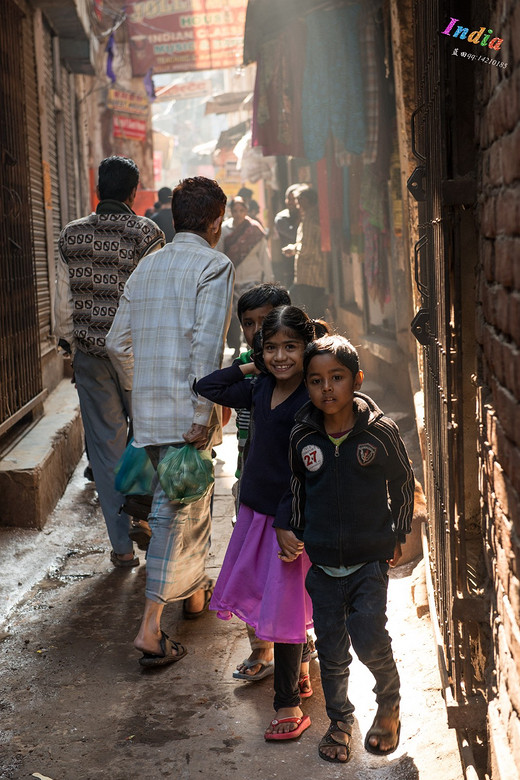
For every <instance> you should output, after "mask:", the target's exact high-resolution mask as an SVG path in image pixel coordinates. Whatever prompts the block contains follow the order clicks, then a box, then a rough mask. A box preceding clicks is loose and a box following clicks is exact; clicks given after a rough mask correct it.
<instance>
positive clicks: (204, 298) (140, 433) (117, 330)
mask: <svg viewBox="0 0 520 780" xmlns="http://www.w3.org/2000/svg"><path fill="white" fill-rule="evenodd" d="M233 280H234V270H233V265H232V263H231V262H230V260H229V259H228V258H227V257H226V256H225V255H223V254H222V253H221V252H217V251H216V250H215V249H212V248H211V247H210V245H209V244H208V243H207V241H205V240H204V239H203V238H202V237H201V236H198V235H196V234H195V233H177V234H176V235H175V238H174V239H173V242H172V243H170V244H167V245H166V246H165V247H164V248H163V249H160V250H159V251H158V252H154V253H153V254H151V255H149V256H148V257H146V258H145V259H144V260H142V261H141V263H140V264H139V265H138V267H137V268H136V270H135V271H134V273H133V274H132V276H131V277H130V278H129V280H128V282H127V283H126V285H125V289H124V292H123V295H122V296H121V300H120V303H119V309H118V312H117V314H116V317H115V319H114V323H113V325H112V328H111V329H110V332H109V334H108V336H107V350H108V353H109V356H110V359H111V360H112V362H113V363H114V365H115V367H116V369H117V371H118V374H119V376H120V378H121V380H122V382H123V385H124V387H125V388H127V389H131V390H132V416H133V423H134V438H135V442H136V444H137V445H138V446H146V445H150V444H168V443H172V442H182V440H183V439H182V435H183V433H186V432H187V431H188V430H189V428H190V427H191V425H192V424H193V423H195V424H199V425H206V426H207V425H210V424H211V425H212V424H213V419H214V417H213V416H212V413H213V412H214V409H213V404H212V403H210V402H209V401H207V400H205V399H204V398H199V397H198V396H197V395H196V393H195V392H194V390H193V383H194V380H195V379H200V378H201V377H203V376H205V375H206V374H209V373H211V372H212V371H214V370H215V369H217V368H219V367H220V365H221V362H222V356H223V352H224V340H225V336H226V332H227V328H228V325H229V319H230V314H231V312H230V307H231V298H232V294H233Z"/></svg>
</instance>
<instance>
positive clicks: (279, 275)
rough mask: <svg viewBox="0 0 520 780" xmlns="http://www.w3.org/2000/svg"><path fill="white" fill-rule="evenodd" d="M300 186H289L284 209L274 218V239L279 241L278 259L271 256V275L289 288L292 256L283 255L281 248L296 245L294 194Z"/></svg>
mask: <svg viewBox="0 0 520 780" xmlns="http://www.w3.org/2000/svg"><path fill="white" fill-rule="evenodd" d="M301 186H302V185H301V184H291V186H290V187H287V189H286V190H285V208H284V209H282V210H281V211H279V212H278V213H277V214H276V216H275V218H274V227H275V236H274V237H275V238H277V239H278V241H279V247H280V248H279V250H278V252H279V257H278V259H277V260H276V261H275V259H274V255H273V273H274V276H275V279H278V280H279V281H280V282H281V283H282V284H284V285H287V286H290V285H291V284H292V283H293V279H294V255H293V254H290V253H287V254H284V253H283V251H282V247H287V246H288V245H293V244H295V243H296V233H297V230H298V225H299V224H300V209H299V208H298V203H297V201H296V194H297V192H298V190H299V189H300V187H301Z"/></svg>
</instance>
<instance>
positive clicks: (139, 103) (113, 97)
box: [107, 88, 150, 117]
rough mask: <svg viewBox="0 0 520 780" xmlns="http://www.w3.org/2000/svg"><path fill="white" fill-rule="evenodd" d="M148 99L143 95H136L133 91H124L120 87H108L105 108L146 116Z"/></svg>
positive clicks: (148, 104) (148, 105)
mask: <svg viewBox="0 0 520 780" xmlns="http://www.w3.org/2000/svg"><path fill="white" fill-rule="evenodd" d="M149 107H150V101H149V100H148V98H147V97H144V95H136V94H135V93H134V92H125V91H124V90H122V89H112V88H111V89H109V90H108V94H107V108H111V109H113V110H114V111H123V112H124V113H125V114H133V115H134V116H142V117H147V116H148V111H149Z"/></svg>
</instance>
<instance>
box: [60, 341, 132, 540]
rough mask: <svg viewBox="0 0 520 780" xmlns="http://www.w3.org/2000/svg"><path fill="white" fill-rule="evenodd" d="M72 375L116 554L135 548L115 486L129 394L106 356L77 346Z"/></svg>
mask: <svg viewBox="0 0 520 780" xmlns="http://www.w3.org/2000/svg"><path fill="white" fill-rule="evenodd" d="M74 377H75V380H76V388H77V390H78V396H79V404H80V409H81V418H82V420H83V428H84V429H85V441H86V443H87V450H88V458H89V461H90V465H91V466H92V472H93V474H94V480H95V483H96V490H97V493H98V497H99V503H100V505H101V510H102V512H103V516H104V518H105V523H106V526H107V531H108V537H109V539H110V543H111V545H112V548H113V550H114V552H115V553H117V554H118V555H124V554H125V553H130V552H132V550H133V549H134V546H133V544H132V540H131V539H130V538H129V536H128V532H129V530H130V518H129V517H128V515H127V514H126V512H120V509H121V506H122V505H123V503H124V500H125V498H124V496H123V495H122V494H121V493H120V492H119V491H118V490H116V489H115V486H114V479H115V477H114V469H115V467H116V466H117V463H118V462H119V459H120V458H121V456H122V454H123V452H124V451H125V448H126V445H127V441H128V426H129V421H130V393H129V392H128V391H126V390H124V389H123V388H122V387H121V384H120V382H119V377H118V376H117V373H116V370H115V368H114V367H113V365H112V363H111V362H110V360H109V359H108V358H101V357H95V356H94V355H87V354H85V353H84V352H81V351H80V350H79V349H78V350H77V351H76V353H75V355H74Z"/></svg>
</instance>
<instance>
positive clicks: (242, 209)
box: [218, 195, 273, 358]
mask: <svg viewBox="0 0 520 780" xmlns="http://www.w3.org/2000/svg"><path fill="white" fill-rule="evenodd" d="M230 208H231V217H230V219H226V220H225V221H224V223H223V225H222V237H221V239H220V242H219V245H218V248H219V249H220V251H221V252H224V254H225V255H226V256H227V257H229V259H230V260H231V262H232V263H233V265H234V267H235V274H236V276H235V290H234V295H233V316H232V318H231V322H230V325H229V331H228V338H227V341H228V345H229V346H230V347H231V348H232V349H233V358H237V357H238V356H239V354H240V345H241V334H240V323H239V321H238V318H237V317H236V314H235V312H236V305H237V301H238V299H239V298H240V296H241V295H242V293H244V292H246V290H248V289H249V288H251V287H253V286H254V285H256V284H262V283H264V282H271V281H272V276H273V274H272V268H271V256H270V254H269V248H268V246H267V237H266V233H265V230H264V229H263V227H262V225H260V223H259V222H257V221H256V220H255V219H251V217H250V216H249V215H248V212H247V209H248V207H247V203H246V201H245V200H244V198H243V197H241V196H240V195H237V196H236V197H235V198H233V200H232V201H231V204H230Z"/></svg>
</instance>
